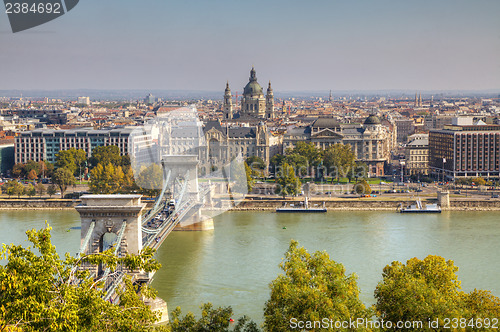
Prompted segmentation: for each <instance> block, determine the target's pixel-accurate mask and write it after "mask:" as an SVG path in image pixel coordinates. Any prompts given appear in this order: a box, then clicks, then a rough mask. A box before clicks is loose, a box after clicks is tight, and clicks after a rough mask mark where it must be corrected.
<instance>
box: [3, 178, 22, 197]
mask: <svg viewBox="0 0 500 332" xmlns="http://www.w3.org/2000/svg"><path fill="white" fill-rule="evenodd" d="M2 192H3V193H4V194H7V195H9V198H10V196H17V197H18V198H19V197H20V196H21V195H22V194H23V193H24V186H23V185H22V184H20V183H19V182H17V181H15V180H10V181H8V182H7V183H5V184H4V185H3V186H2Z"/></svg>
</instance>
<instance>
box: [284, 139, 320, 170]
mask: <svg viewBox="0 0 500 332" xmlns="http://www.w3.org/2000/svg"><path fill="white" fill-rule="evenodd" d="M288 154H296V155H299V156H303V157H305V158H306V164H307V166H309V167H310V166H318V165H319V164H320V163H321V160H322V158H323V150H322V149H319V148H317V147H316V146H315V145H314V144H313V143H310V142H297V144H295V146H294V148H293V149H291V150H289V151H287V155H288Z"/></svg>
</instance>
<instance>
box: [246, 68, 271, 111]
mask: <svg viewBox="0 0 500 332" xmlns="http://www.w3.org/2000/svg"><path fill="white" fill-rule="evenodd" d="M241 115H247V116H251V117H255V118H264V117H265V115H266V99H265V98H264V92H263V89H262V87H261V86H260V84H259V83H258V82H257V74H256V72H255V69H254V68H253V67H252V70H251V71H250V78H249V80H248V83H247V85H246V86H245V88H244V89H243V98H242V99H241V111H240V116H241Z"/></svg>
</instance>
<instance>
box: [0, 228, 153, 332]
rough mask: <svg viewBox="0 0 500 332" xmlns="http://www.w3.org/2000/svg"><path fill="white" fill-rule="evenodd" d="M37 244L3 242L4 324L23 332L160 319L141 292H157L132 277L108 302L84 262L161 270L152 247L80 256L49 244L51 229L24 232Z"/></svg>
mask: <svg viewBox="0 0 500 332" xmlns="http://www.w3.org/2000/svg"><path fill="white" fill-rule="evenodd" d="M26 233H27V235H28V239H29V241H30V242H31V243H32V244H33V249H34V250H36V253H35V252H33V251H32V249H31V248H30V247H28V248H23V247H22V246H16V245H12V244H11V245H8V246H7V245H4V246H3V249H2V250H1V251H0V256H1V258H2V259H6V260H7V264H5V265H4V266H0V290H1V293H2V296H0V308H1V309H0V328H1V329H2V330H3V329H4V328H7V330H9V329H10V328H14V327H16V328H20V329H22V330H23V331H149V330H152V329H153V328H152V324H153V323H154V322H155V321H156V320H157V318H158V317H157V315H156V314H154V313H153V312H152V311H151V310H150V308H149V307H148V306H146V305H145V304H144V303H143V302H142V301H141V298H140V297H141V296H142V295H144V296H147V297H150V296H154V294H153V292H152V291H151V290H149V289H141V293H140V294H138V292H137V291H138V290H137V289H136V287H135V286H133V285H132V283H131V282H130V281H126V283H125V288H124V289H123V290H122V291H120V292H119V294H120V304H119V305H114V304H111V303H110V302H109V301H105V300H104V299H103V298H102V296H103V292H102V291H101V290H100V289H101V288H102V287H103V281H102V280H94V279H93V278H91V277H90V275H89V273H88V271H86V270H82V269H79V268H78V267H79V266H81V265H82V264H84V263H93V264H98V263H101V264H105V265H106V266H110V267H112V269H113V268H115V267H116V266H118V265H119V264H123V265H124V266H126V267H127V268H132V269H133V268H138V269H144V270H146V271H151V270H155V269H157V268H159V264H158V263H157V262H156V261H154V260H153V259H152V256H153V254H154V251H152V250H151V249H149V251H144V252H141V253H140V254H139V255H128V256H127V257H124V258H117V257H115V256H114V255H113V254H112V250H113V249H110V250H108V251H106V252H103V253H100V254H98V255H88V256H83V257H79V258H74V257H71V256H70V255H69V254H66V256H65V258H64V260H63V259H61V258H60V257H59V255H58V254H57V252H56V249H55V247H54V246H53V245H52V243H51V240H50V238H51V235H50V228H49V227H48V226H47V228H45V229H42V230H39V231H36V230H31V231H28V232H26Z"/></svg>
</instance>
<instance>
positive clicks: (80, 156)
mask: <svg viewBox="0 0 500 332" xmlns="http://www.w3.org/2000/svg"><path fill="white" fill-rule="evenodd" d="M86 160H87V154H86V153H85V151H84V150H81V149H78V150H77V149H75V148H71V149H69V150H62V151H59V153H57V154H56V163H55V166H56V167H57V168H67V169H69V170H70V171H71V173H73V174H74V175H79V174H80V170H81V167H83V165H84V163H85V161H86Z"/></svg>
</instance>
